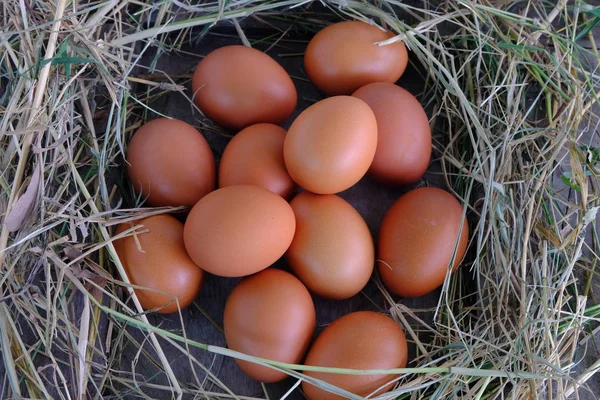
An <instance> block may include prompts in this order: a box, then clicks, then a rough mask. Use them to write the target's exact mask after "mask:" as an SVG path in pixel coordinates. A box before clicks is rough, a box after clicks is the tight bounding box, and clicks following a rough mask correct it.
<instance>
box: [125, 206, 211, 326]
mask: <svg viewBox="0 0 600 400" xmlns="http://www.w3.org/2000/svg"><path fill="white" fill-rule="evenodd" d="M138 225H142V227H140V228H138V229H137V230H136V232H139V233H136V234H135V235H134V236H126V237H124V238H122V239H117V240H115V241H114V244H115V249H116V250H117V254H118V255H119V259H120V260H121V262H122V263H123V267H124V268H125V271H126V272H127V276H128V277H129V280H130V281H131V283H132V284H133V285H137V286H141V287H143V288H148V289H142V288H135V289H134V290H135V294H136V295H137V297H138V299H139V301H140V304H141V305H142V307H143V308H144V309H146V310H152V309H156V311H157V312H159V313H163V314H167V313H172V312H176V311H177V310H178V307H177V303H179V307H180V308H185V307H187V306H188V305H190V304H191V303H192V302H193V301H194V299H195V298H196V296H197V295H198V293H199V292H200V286H201V285H202V280H203V276H204V273H203V271H202V270H201V269H200V267H198V266H197V265H196V264H195V263H194V262H193V261H192V260H191V259H190V257H189V256H188V254H187V253H186V251H185V247H184V245H183V224H182V223H181V222H179V221H177V220H176V219H175V218H174V217H172V216H170V215H166V214H162V215H155V216H152V217H148V218H144V219H142V220H140V221H135V222H132V223H123V224H121V225H119V226H118V228H117V230H116V232H115V236H116V235H118V234H120V233H123V232H125V231H126V230H128V229H130V228H133V227H135V226H138ZM136 239H137V240H136ZM159 292H163V293H166V294H163V293H159ZM167 294H168V295H167ZM175 299H177V301H175Z"/></svg>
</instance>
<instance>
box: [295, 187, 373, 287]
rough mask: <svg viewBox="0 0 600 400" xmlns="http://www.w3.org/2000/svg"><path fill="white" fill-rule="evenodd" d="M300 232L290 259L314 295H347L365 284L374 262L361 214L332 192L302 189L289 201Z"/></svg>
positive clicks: (368, 234)
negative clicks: (312, 191) (320, 193)
mask: <svg viewBox="0 0 600 400" xmlns="http://www.w3.org/2000/svg"><path fill="white" fill-rule="evenodd" d="M290 204H291V206H292V209H293V210H294V214H295V215H296V234H295V235H294V240H293V241H292V244H291V246H290V248H289V249H288V251H287V253H286V259H287V261H288V263H289V265H290V267H291V268H292V270H293V271H294V274H296V276H297V277H298V278H300V280H301V281H302V282H303V283H304V284H305V285H306V287H307V288H308V289H309V290H310V291H311V292H313V293H315V294H317V295H319V296H322V297H326V298H330V299H346V298H348V297H351V296H354V295H355V294H357V293H358V292H360V291H361V290H362V288H364V287H365V285H366V284H367V282H368V281H369V278H370V277H371V273H372V272H373V266H374V265H375V247H374V245H373V239H372V237H371V233H370V232H369V227H368V226H367V224H366V223H365V221H364V220H363V219H362V217H361V216H360V214H359V213H358V212H357V211H356V210H355V209H354V208H353V207H352V206H351V205H350V204H348V203H347V202H346V201H345V200H343V199H342V198H341V197H338V196H336V195H334V194H329V195H319V194H312V193H308V192H304V193H301V194H299V195H298V196H296V197H295V198H294V200H292V202H291V203H290Z"/></svg>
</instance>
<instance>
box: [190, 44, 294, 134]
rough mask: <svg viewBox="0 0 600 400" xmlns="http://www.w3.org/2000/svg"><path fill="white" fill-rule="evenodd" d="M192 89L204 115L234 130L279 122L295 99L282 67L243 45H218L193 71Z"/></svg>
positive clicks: (284, 118) (292, 108) (290, 82)
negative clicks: (261, 123)
mask: <svg viewBox="0 0 600 400" xmlns="http://www.w3.org/2000/svg"><path fill="white" fill-rule="evenodd" d="M192 90H193V92H194V94H193V95H194V102H195V103H196V105H197V106H198V108H200V110H201V111H202V112H203V113H204V114H205V115H206V116H207V117H208V118H210V119H211V120H213V121H214V122H216V123H217V124H219V125H221V126H223V127H226V128H231V129H236V130H240V129H243V128H245V127H247V126H250V125H252V124H257V123H259V122H269V123H273V124H281V123H282V122H284V121H285V120H286V119H287V118H288V117H289V116H290V115H291V114H292V112H293V111H294V108H296V103H297V101H298V95H297V93H296V87H295V86H294V83H293V82H292V79H291V78H290V76H289V75H288V73H287V72H286V71H285V70H284V69H283V67H282V66H281V65H279V64H278V63H277V62H276V61H275V60H273V59H272V58H271V57H269V56H268V55H266V54H265V53H263V52H261V51H259V50H256V49H253V48H251V47H246V46H225V47H221V48H219V49H217V50H215V51H213V52H211V53H210V54H208V55H207V56H206V57H204V58H203V59H202V61H200V63H199V64H198V66H197V67H196V70H195V71H194V76H193V78H192Z"/></svg>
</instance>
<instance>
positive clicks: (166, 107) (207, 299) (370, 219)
mask: <svg viewBox="0 0 600 400" xmlns="http://www.w3.org/2000/svg"><path fill="white" fill-rule="evenodd" d="M228 44H241V42H240V40H239V39H238V38H236V37H233V36H231V37H226V36H222V35H213V36H208V37H207V38H205V39H204V40H203V41H202V43H201V46H199V47H197V48H188V49H185V51H186V52H189V53H192V54H197V55H198V56H195V55H191V54H184V53H179V54H171V55H169V56H166V55H165V56H162V57H161V58H160V59H159V61H158V63H157V64H156V68H157V70H161V71H164V72H165V73H168V74H171V75H181V74H189V73H191V72H193V69H194V67H195V66H196V64H197V63H198V61H199V59H200V57H199V56H200V55H205V54H207V53H208V52H209V51H211V50H213V49H215V48H218V47H221V46H224V45H228ZM305 45H306V40H305V39H302V38H294V39H293V41H290V40H282V41H280V42H279V44H278V45H277V46H275V47H273V48H272V49H269V50H268V51H267V54H269V55H270V56H272V57H273V58H275V59H276V60H277V61H278V62H280V63H281V64H282V65H283V66H284V67H285V69H286V70H287V71H288V72H289V73H290V75H291V76H292V77H293V78H294V83H295V84H296V87H297V89H298V92H299V104H298V107H297V109H296V111H295V114H294V115H293V116H292V117H291V118H290V119H289V120H288V121H287V122H286V124H284V126H285V127H286V128H287V127H288V126H289V124H290V123H291V121H293V118H294V117H295V116H296V115H298V114H299V113H300V112H301V111H302V110H303V109H305V108H306V107H307V106H308V105H310V104H313V103H314V102H316V101H318V100H319V99H321V98H322V95H321V94H320V93H319V92H318V91H317V90H316V89H315V88H314V87H313V86H312V84H310V83H309V82H307V80H306V79H305V76H306V75H305V73H304V70H303V67H302V60H303V58H302V56H301V55H293V56H289V55H291V54H298V53H302V52H303V51H304V47H305ZM255 47H256V48H258V49H260V50H265V49H267V48H268V47H269V44H268V43H264V44H262V45H258V46H255ZM153 58H154V54H150V53H149V54H147V55H146V56H145V57H144V63H147V64H146V65H148V64H149V63H150V62H151V61H150V60H152V59H153ZM152 72H153V73H156V72H157V71H152ZM140 73H141V74H144V72H143V71H140ZM400 84H401V85H402V86H403V87H405V88H406V89H408V90H410V91H411V92H412V93H414V94H416V95H418V94H420V92H421V91H422V86H423V81H422V79H421V78H420V76H419V74H418V73H417V72H416V71H415V70H414V69H413V68H412V67H411V68H409V70H408V71H407V72H406V74H405V75H404V76H403V78H402V79H401V81H400ZM139 89H143V87H138V90H139ZM186 89H188V91H187V93H188V95H189V94H190V93H191V90H190V84H189V82H188V83H186ZM151 107H153V108H154V109H155V110H157V111H158V112H160V113H162V114H165V115H168V116H169V117H173V118H178V119H181V120H184V121H186V122H188V123H190V124H192V125H195V126H197V127H198V128H199V129H201V130H202V131H203V134H204V135H205V137H206V138H207V139H208V141H209V143H210V145H211V148H212V150H213V152H214V154H215V157H216V159H217V160H218V159H219V158H220V155H221V154H222V152H223V149H224V148H225V146H226V144H227V142H228V140H229V138H228V137H227V136H225V135H226V134H227V133H224V132H222V131H220V130H218V129H202V128H201V127H200V124H199V121H200V120H201V119H202V117H201V115H200V114H199V113H198V112H197V111H195V110H194V109H193V107H191V105H190V103H189V101H188V100H186V99H185V97H184V96H182V95H181V94H179V93H177V92H173V93H171V94H169V95H168V96H164V97H162V98H160V99H158V100H157V101H155V102H153V103H151ZM153 117H155V116H153ZM229 134H231V133H229ZM430 170H431V172H430V173H428V174H427V175H426V177H425V179H424V181H426V182H427V184H428V185H434V186H443V185H442V183H443V182H442V181H441V179H440V176H439V174H436V173H434V172H433V171H436V170H439V167H436V166H435V165H432V167H431V168H430ZM421 184H423V182H421ZM408 189H410V188H390V187H385V186H382V185H379V184H377V183H375V182H373V181H372V180H370V179H369V178H363V179H362V180H361V181H360V182H359V183H358V184H357V185H356V186H354V187H352V188H351V189H349V190H347V191H345V192H343V193H341V194H340V195H341V197H343V198H344V199H346V200H347V201H349V202H350V203H351V204H352V205H353V206H354V207H355V208H356V209H357V210H358V211H359V212H360V214H361V215H362V216H363V217H364V219H365V220H366V222H367V224H368V226H369V228H370V229H371V232H372V234H373V236H374V237H376V235H377V232H378V230H379V225H380V223H381V220H382V219H383V216H384V215H385V212H386V211H387V209H388V208H389V207H390V206H391V205H392V204H393V203H394V201H396V200H397V199H398V198H399V197H400V195H401V194H402V193H404V192H405V191H406V190H408ZM276 266H277V267H278V268H285V265H283V263H281V262H279V263H278V264H277V265H276ZM237 281H238V280H237V279H227V278H220V277H216V276H210V275H209V276H208V278H207V279H206V282H205V284H204V286H203V289H202V292H201V294H200V296H199V297H198V299H197V300H196V302H195V304H196V305H197V306H198V307H201V308H203V309H204V311H205V312H206V313H207V314H208V315H209V316H210V317H211V318H212V319H214V320H215V321H216V322H217V324H219V325H221V324H222V315H223V309H224V305H225V301H226V299H227V296H228V293H229V292H230V290H231V289H232V287H233V286H234V285H235V283H236V282H237ZM437 296H438V295H437V292H436V293H432V294H430V295H428V296H424V297H422V298H419V299H404V300H402V302H403V303H404V304H406V305H407V306H409V307H416V308H432V307H435V305H436V304H437ZM313 297H314V296H313ZM314 302H315V307H316V310H317V326H318V328H317V331H318V332H319V331H321V330H322V329H323V327H324V326H326V325H327V324H329V323H331V322H332V321H334V320H335V319H337V318H339V317H340V316H342V315H344V314H346V313H349V312H352V311H357V310H379V311H382V312H385V311H386V310H387V309H389V305H386V304H385V302H384V300H383V297H382V296H381V294H380V293H379V290H378V289H377V286H376V285H375V283H374V282H373V281H371V282H370V283H369V284H368V285H367V287H366V288H365V289H364V290H363V292H362V293H360V294H358V295H356V296H354V297H353V298H351V299H348V300H344V301H327V300H323V299H320V298H317V297H314ZM427 314H428V313H424V314H423V315H421V317H423V318H425V319H429V318H430V317H431V316H430V315H427ZM150 320H151V322H152V323H154V324H156V325H160V326H161V327H162V328H166V329H180V328H181V325H180V323H179V321H178V317H177V316H168V317H164V316H150ZM184 320H185V326H186V329H187V335H188V337H189V338H191V339H193V340H196V341H199V342H202V343H208V344H213V345H218V346H225V340H224V338H223V335H222V333H221V332H220V331H219V330H218V329H217V328H216V327H214V326H213V325H212V324H211V323H210V322H209V320H208V319H207V318H205V317H204V316H203V315H202V313H201V312H200V311H199V310H198V308H197V307H196V306H194V305H193V306H191V307H189V308H188V309H187V310H185V312H184ZM131 331H132V333H133V334H134V335H135V336H137V337H138V338H139V339H141V338H142V335H141V334H140V333H139V332H135V330H134V329H131ZM167 350H168V351H167V353H168V355H169V356H170V357H169V358H170V359H172V360H173V362H172V367H173V368H174V370H175V374H176V375H177V376H178V377H179V378H180V379H181V381H183V382H193V381H194V377H193V372H192V370H191V368H190V365H189V363H188V361H187V360H186V359H185V358H182V357H181V356H180V353H179V352H178V351H177V350H175V349H172V348H171V349H170V347H169V346H168V345H167ZM410 352H411V354H414V349H413V348H412V345H411V350H410ZM192 354H193V355H194V356H195V357H197V358H198V359H199V360H201V361H202V362H203V363H204V365H205V366H211V371H212V372H213V373H215V374H216V375H217V376H218V378H219V379H221V380H222V381H223V383H225V384H226V385H227V386H229V387H230V388H231V389H232V390H233V391H234V392H235V393H236V394H238V395H249V396H258V397H265V394H264V392H263V388H262V387H261V385H260V384H259V383H257V382H255V381H253V380H252V379H250V378H248V377H247V376H246V375H244V374H243V373H242V372H241V370H240V369H239V368H238V367H237V366H236V365H235V362H234V361H233V360H232V359H230V358H226V357H221V356H214V355H212V354H210V353H208V352H205V351H201V350H197V349H192ZM123 355H124V363H123V365H122V368H123V369H129V370H130V369H131V364H130V363H131V360H132V359H133V358H134V356H135V353H134V351H133V349H131V351H126V350H125V351H124V352H123ZM141 364H142V362H141V361H140V364H138V370H139V371H140V372H141V371H142V370H143V369H145V368H149V369H150V370H152V369H153V368H154V367H151V366H147V365H144V366H142V365H141ZM197 373H198V374H199V375H203V373H202V372H201V371H199V370H197ZM146 374H147V373H145V375H146ZM157 381H162V382H164V380H163V379H160V378H158V379H157ZM294 383H295V381H294V380H293V379H286V380H285V381H283V382H281V383H276V384H268V385H265V388H266V390H267V393H268V396H269V397H270V398H272V399H273V398H279V397H280V396H281V395H282V394H283V393H285V392H286V391H287V390H288V389H289V388H290V387H291V386H292V385H293V384H294ZM205 389H207V390H214V388H211V387H206V388H205ZM155 395H156V396H157V397H162V396H164V393H163V394H162V396H161V394H160V393H158V392H157V393H156V394H155ZM289 398H291V399H296V398H302V395H301V394H300V393H299V390H297V391H296V392H295V393H294V394H293V395H292V396H291V397H289Z"/></svg>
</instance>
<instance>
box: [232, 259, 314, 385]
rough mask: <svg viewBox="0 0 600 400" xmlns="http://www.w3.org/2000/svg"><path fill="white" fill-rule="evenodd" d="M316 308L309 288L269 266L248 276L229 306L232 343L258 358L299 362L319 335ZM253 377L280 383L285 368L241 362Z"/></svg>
mask: <svg viewBox="0 0 600 400" xmlns="http://www.w3.org/2000/svg"><path fill="white" fill-rule="evenodd" d="M315 324H316V316H315V306H314V304H313V301H312V298H311V297H310V294H309V293H308V290H306V288H305V287H304V285H303V284H302V282H300V281H299V280H298V279H297V278H296V277H294V276H293V275H291V274H289V273H288V272H285V271H281V270H278V269H273V268H269V269H267V270H264V271H262V272H259V273H258V274H256V275H253V276H250V277H247V278H244V279H242V281H241V282H240V283H238V284H237V285H236V286H235V288H234V289H233V291H232V292H231V295H230V296H229V298H228V299H227V303H226V305H225V314H224V317H223V329H224V331H225V339H226V341H227V346H228V347H229V348H230V349H231V350H235V351H239V352H242V353H244V354H248V355H251V356H254V357H260V358H266V359H268V360H273V361H279V362H285V363H294V364H296V363H299V362H300V361H301V360H302V358H303V357H304V354H305V353H306V350H307V349H308V346H309V345H310V341H311V339H312V336H313V332H314V329H315ZM236 362H237V364H238V365H239V367H240V368H241V369H242V370H243V371H244V372H245V373H246V374H247V375H248V376H250V377H251V378H253V379H256V380H258V381H262V382H277V381H280V380H282V379H285V378H286V377H287V374H286V373H285V372H281V371H277V370H274V369H271V368H269V367H264V366H261V365H258V364H254V363H252V362H249V361H242V360H237V359H236Z"/></svg>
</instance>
